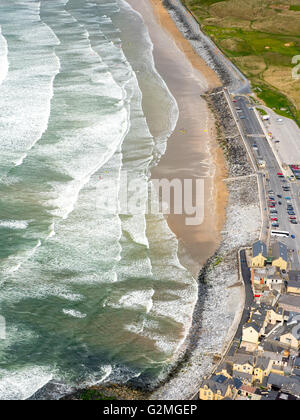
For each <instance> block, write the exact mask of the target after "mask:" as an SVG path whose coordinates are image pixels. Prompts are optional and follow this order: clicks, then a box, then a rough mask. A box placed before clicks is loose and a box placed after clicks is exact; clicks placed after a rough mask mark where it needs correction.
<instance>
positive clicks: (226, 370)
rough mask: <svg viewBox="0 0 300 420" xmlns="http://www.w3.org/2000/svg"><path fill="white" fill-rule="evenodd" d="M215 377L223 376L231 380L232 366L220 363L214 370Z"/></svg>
mask: <svg viewBox="0 0 300 420" xmlns="http://www.w3.org/2000/svg"><path fill="white" fill-rule="evenodd" d="M216 375H223V376H226V378H229V379H230V378H232V365H231V364H230V363H228V362H222V363H221V364H220V365H219V366H218V368H217V369H216Z"/></svg>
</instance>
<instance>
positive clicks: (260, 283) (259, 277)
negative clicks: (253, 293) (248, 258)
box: [251, 266, 284, 291]
mask: <svg viewBox="0 0 300 420" xmlns="http://www.w3.org/2000/svg"><path fill="white" fill-rule="evenodd" d="M251 275H252V283H253V284H254V287H256V288H260V289H263V288H264V286H266V288H267V289H269V290H272V289H273V288H276V289H279V290H280V291H281V287H282V285H283V283H284V280H283V278H282V276H281V272H280V271H279V270H278V268H277V267H275V266H266V267H264V268H252V272H251Z"/></svg>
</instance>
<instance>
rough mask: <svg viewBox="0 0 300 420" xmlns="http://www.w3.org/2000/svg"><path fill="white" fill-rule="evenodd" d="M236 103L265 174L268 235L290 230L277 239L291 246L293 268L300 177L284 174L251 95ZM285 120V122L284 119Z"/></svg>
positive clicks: (299, 240) (299, 233)
mask: <svg viewBox="0 0 300 420" xmlns="http://www.w3.org/2000/svg"><path fill="white" fill-rule="evenodd" d="M234 107H235V109H236V116H237V118H238V119H239V121H240V125H241V127H242V130H243V132H244V134H245V138H246V139H247V142H248V145H249V146H250V147H249V148H250V150H251V153H252V155H253V157H254V160H255V162H256V164H257V171H258V172H259V173H261V174H262V176H263V180H264V197H265V202H264V203H263V205H264V208H263V213H264V214H265V217H267V218H268V222H269V223H268V227H267V229H268V232H267V236H268V238H269V240H270V241H271V242H272V240H274V238H275V237H273V236H272V235H271V231H272V230H277V231H278V230H279V231H285V232H288V233H289V236H288V237H276V239H277V240H280V241H282V242H283V243H285V244H286V245H287V246H288V248H289V257H290V261H291V267H290V268H292V269H299V268H300V265H299V253H298V250H300V225H299V223H298V222H299V219H298V217H300V205H299V197H300V181H297V180H296V181H293V182H291V181H289V180H288V179H287V177H286V176H284V174H283V172H282V168H281V167H280V166H279V162H278V160H277V159H276V157H275V155H274V153H273V150H272V146H274V145H270V143H269V141H268V140H267V138H266V136H265V134H264V131H263V129H262V127H261V124H260V122H259V121H258V119H257V117H256V114H255V112H254V108H253V105H252V104H251V103H250V102H249V100H248V98H246V97H244V96H239V97H236V98H235V99H234ZM283 124H285V123H284V122H283ZM299 144H300V143H299ZM299 149H300V146H299ZM299 153H300V152H299ZM290 154H291V155H293V152H290ZM299 161H300V159H299ZM249 193H251V192H249ZM272 219H274V220H272ZM272 224H273V226H272Z"/></svg>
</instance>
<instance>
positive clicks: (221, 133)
mask: <svg viewBox="0 0 300 420" xmlns="http://www.w3.org/2000/svg"><path fill="white" fill-rule="evenodd" d="M127 1H128V3H130V4H131V5H132V6H133V3H135V1H136V0H127ZM148 1H149V2H151V5H152V6H153V7H159V10H160V12H161V15H160V20H159V21H160V24H161V22H162V17H163V18H164V19H166V14H167V15H168V19H169V23H170V22H171V23H172V24H170V26H171V27H172V26H173V25H174V26H175V28H176V30H177V32H178V33H177V35H176V36H177V37H178V38H179V39H180V37H181V38H182V39H184V40H185V42H187V43H189V41H188V40H186V39H185V38H184V36H183V35H182V34H181V32H180V31H179V29H178V28H177V26H176V25H175V22H174V21H173V20H172V18H171V16H170V15H169V14H168V11H167V9H166V8H165V7H164V6H163V5H162V1H161V0H147V2H148ZM133 7H134V6H133ZM159 10H158V9H156V12H155V14H156V16H157V13H158V11H159ZM147 26H148V25H147ZM174 26H173V29H172V31H174ZM148 29H150V28H149V26H148ZM153 44H154V55H155V42H153ZM176 44H177V43H176ZM181 51H182V52H184V47H183V50H181ZM186 52H187V54H189V53H190V50H189V49H188V50H186ZM194 54H196V53H195V52H194ZM196 55H197V54H196ZM186 58H187V59H188V57H186ZM199 59H200V60H201V61H203V60H202V59H201V58H200V57H199ZM202 65H203V63H201V66H202ZM207 68H208V66H207ZM196 71H198V70H196ZM160 74H161V72H160ZM162 77H163V76H162ZM163 78H164V80H165V81H166V83H167V85H168V80H167V78H165V77H163ZM208 86H209V87H210V89H208ZM212 87H213V86H212V85H211V84H209V83H207V88H206V93H207V92H209V91H211V90H212ZM215 88H218V86H215ZM170 90H172V89H170ZM220 92H221V90H220ZM172 93H173V94H174V92H172ZM203 94H204V92H203V93H202V95H203ZM221 94H222V93H221ZM174 97H175V98H176V95H175V94H174ZM211 98H215V97H210V96H207V97H206V98H205V104H206V107H207V109H208V111H209V113H208V114H207V115H210V118H209V122H210V128H209V133H210V135H211V136H212V134H214V135H213V136H212V138H211V139H210V142H209V148H208V153H210V155H211V158H212V159H213V163H214V169H215V171H214V174H213V185H214V188H213V190H212V194H213V197H214V200H215V206H216V209H218V208H219V209H220V207H222V206H224V202H223V198H222V195H221V194H220V185H225V184H226V186H227V187H226V192H227V191H228V192H227V200H228V201H226V204H227V207H226V209H223V210H224V213H223V217H224V218H223V221H222V218H221V217H219V218H218V223H217V228H218V229H220V230H221V228H222V226H223V223H224V222H225V225H224V227H223V230H222V231H221V232H220V236H219V238H218V239H219V242H218V245H216V246H215V249H214V252H210V255H209V257H206V259H205V262H204V263H203V267H202V270H201V271H200V275H199V279H198V280H199V281H198V283H199V284H198V299H197V303H196V306H195V309H194V313H193V320H192V325H191V328H190V330H189V333H188V336H187V338H186V339H185V342H184V344H183V345H182V348H181V349H180V350H181V351H180V352H178V354H177V355H178V358H177V360H176V361H174V364H173V366H172V367H171V368H170V369H168V372H167V373H168V376H167V377H166V379H165V380H163V381H162V382H160V383H159V385H158V386H157V387H156V388H155V389H154V390H152V391H151V390H147V389H146V388H147V387H146V386H145V388H144V389H141V388H140V387H139V384H137V383H135V381H134V380H133V381H129V383H128V384H126V385H121V386H119V387H120V388H121V389H122V390H123V391H124V392H125V394H122V395H123V397H120V396H119V398H120V399H135V398H137V399H138V397H137V394H136V390H138V389H139V390H140V391H141V393H142V395H143V396H144V398H147V399H152V400H174V399H179V400H187V399H190V398H191V397H192V396H193V395H195V390H198V388H199V385H200V383H201V382H202V380H203V377H204V376H205V375H207V374H209V373H210V372H211V371H212V369H213V366H214V362H215V361H216V358H217V359H218V358H219V357H220V355H221V354H222V351H223V350H224V348H226V346H227V343H228V341H230V339H231V334H232V332H235V331H234V326H235V323H236V320H237V318H238V314H239V313H240V311H241V309H242V306H243V302H242V295H243V290H242V286H240V285H239V278H238V276H239V274H238V267H237V250H238V249H239V248H240V247H241V246H246V245H248V244H250V243H251V242H252V241H253V240H255V239H256V238H257V236H258V232H259V229H260V209H259V206H258V204H257V201H255V194H253V195H252V196H251V197H248V191H249V190H252V191H255V189H256V188H257V185H256V179H255V177H254V176H253V173H252V172H251V170H250V171H249V170H248V169H249V168H248V165H247V164H246V163H245V162H247V151H246V150H245V148H244V145H243V142H242V141H241V139H239V137H238V135H237V134H236V133H234V132H233V133H232V132H231V131H230V130H232V131H234V128H236V127H235V124H232V117H231V115H230V111H229V110H228V109H226V110H225V111H224V110H223V108H224V109H225V108H226V101H225V100H224V99H225V98H221V97H220V98H218V97H217V99H216V100H215V102H214V99H211ZM176 99H177V98H176ZM201 99H202V98H201ZM202 100H204V99H202ZM179 108H180V107H179ZM228 111H229V112H228ZM226 112H227V114H226ZM207 122H208V121H207ZM177 128H178V127H177ZM232 139H234V141H235V144H234V146H233V147H232V144H231V142H232ZM227 140H230V143H229V142H227ZM171 141H172V139H171V138H170V139H169V140H168V146H169V145H170V144H171ZM198 141H199V140H198ZM236 151H238V152H239V154H238V157H240V156H242V157H243V158H244V159H243V160H242V163H241V164H238V162H237V157H236ZM167 153H168V149H167V152H166V155H167ZM225 158H226V161H225ZM210 175H211V173H210ZM225 177H226V180H224V178H225ZM229 177H230V178H229ZM236 177H238V179H235V178H236ZM218 182H220V183H218ZM245 217H249V219H250V220H251V222H249V223H248V224H247V226H245V232H243V235H240V230H239V227H240V226H241V225H243V223H244V218H245ZM172 230H173V229H172ZM198 273H199V271H198ZM111 385H112V384H105V385H102V386H99V387H96V389H99V390H100V392H105V389H111ZM91 389H95V387H91ZM143 391H145V392H146V394H145V393H143ZM149 391H150V394H149ZM76 395H78V394H76ZM76 395H75V394H74V397H75V399H76ZM124 395H126V397H124ZM113 396H114V395H113ZM116 397H117V399H118V396H116Z"/></svg>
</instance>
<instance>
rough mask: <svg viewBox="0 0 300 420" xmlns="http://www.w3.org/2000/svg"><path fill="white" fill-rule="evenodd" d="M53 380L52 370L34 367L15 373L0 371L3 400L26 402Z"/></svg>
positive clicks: (0, 396) (0, 395)
mask: <svg viewBox="0 0 300 420" xmlns="http://www.w3.org/2000/svg"><path fill="white" fill-rule="evenodd" d="M52 378H53V374H52V372H51V370H50V369H49V368H47V367H43V366H32V367H27V368H24V369H20V370H17V371H15V372H11V371H6V370H4V369H1V370H0V398H1V400H26V399H27V398H29V397H31V396H32V395H33V394H34V393H35V392H36V391H38V390H39V389H40V388H42V387H43V386H44V385H46V384H47V383H48V382H49V381H51V379H52Z"/></svg>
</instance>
